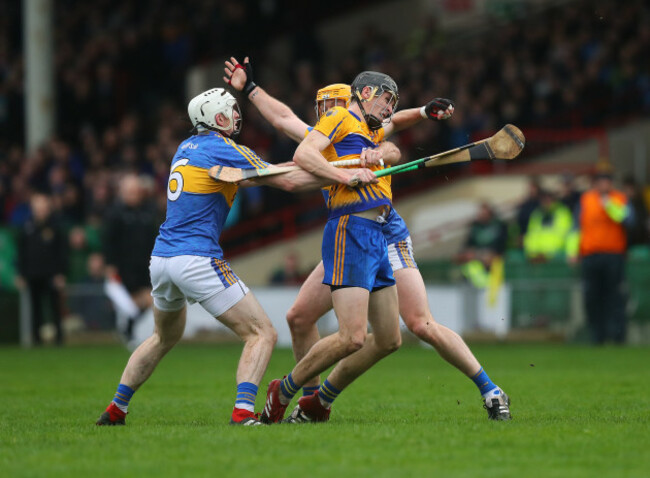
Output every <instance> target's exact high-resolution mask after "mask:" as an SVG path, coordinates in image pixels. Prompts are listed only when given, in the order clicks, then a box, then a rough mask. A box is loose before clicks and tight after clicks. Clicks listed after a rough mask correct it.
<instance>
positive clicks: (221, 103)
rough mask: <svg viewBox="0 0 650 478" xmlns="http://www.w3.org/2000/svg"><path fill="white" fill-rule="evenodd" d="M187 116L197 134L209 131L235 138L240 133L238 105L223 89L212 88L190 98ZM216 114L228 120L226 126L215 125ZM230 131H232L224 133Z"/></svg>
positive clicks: (240, 116)
mask: <svg viewBox="0 0 650 478" xmlns="http://www.w3.org/2000/svg"><path fill="white" fill-rule="evenodd" d="M235 111H236V112H237V114H235ZM187 114H188V115H189V117H190V120H191V121H192V125H193V126H194V129H195V130H196V131H198V132H200V131H205V130H211V131H220V132H222V133H224V134H226V135H228V136H236V135H238V134H239V132H240V131H241V125H242V122H241V119H242V115H241V110H240V109H239V104H238V103H237V100H236V99H235V97H234V96H232V95H231V94H230V93H228V92H227V91H226V90H224V89H223V88H212V89H211V90H207V91H204V92H203V93H200V94H199V95H197V96H195V97H194V98H192V100H191V101H190V102H189V104H188V105H187ZM218 114H222V115H223V116H224V117H225V118H226V119H227V120H228V124H227V125H224V126H220V125H219V124H217V119H216V116H217V115H218ZM231 129H232V131H230V132H229V133H226V131H229V130H231Z"/></svg>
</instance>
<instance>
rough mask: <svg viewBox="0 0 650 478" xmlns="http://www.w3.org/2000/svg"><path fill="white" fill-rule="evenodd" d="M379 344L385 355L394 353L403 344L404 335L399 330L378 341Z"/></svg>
mask: <svg viewBox="0 0 650 478" xmlns="http://www.w3.org/2000/svg"><path fill="white" fill-rule="evenodd" d="M377 345H378V346H379V349H380V350H381V351H382V353H383V354H384V355H388V354H392V353H393V352H395V351H396V350H397V349H399V348H400V347H401V346H402V336H401V334H400V333H399V332H398V333H397V334H395V335H393V336H391V337H387V338H385V339H384V340H382V341H381V342H377Z"/></svg>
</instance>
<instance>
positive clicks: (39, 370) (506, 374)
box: [0, 345, 650, 478]
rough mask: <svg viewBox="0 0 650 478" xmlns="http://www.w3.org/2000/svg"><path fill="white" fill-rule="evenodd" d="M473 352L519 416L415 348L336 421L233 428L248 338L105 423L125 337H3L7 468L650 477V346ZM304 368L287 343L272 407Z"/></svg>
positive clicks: (185, 368) (219, 349)
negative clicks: (68, 341)
mask: <svg viewBox="0 0 650 478" xmlns="http://www.w3.org/2000/svg"><path fill="white" fill-rule="evenodd" d="M473 350H474V352H475V354H476V355H477V357H479V359H480V360H481V362H482V364H483V365H484V367H485V369H486V370H487V371H488V373H489V374H490V376H491V378H492V379H493V380H494V381H495V382H496V383H498V384H499V385H500V386H501V387H503V388H504V389H505V390H506V391H507V392H508V393H509V395H510V396H511V398H512V401H513V405H512V413H513V417H514V419H513V420H512V421H511V422H508V423H503V422H501V423H493V422H488V420H487V418H486V414H485V411H484V410H483V409H482V407H481V402H480V399H479V394H478V391H477V390H476V388H475V386H474V385H473V384H472V383H471V382H470V381H469V380H468V379H466V378H465V377H464V376H462V375H461V374H460V373H458V372H457V371H456V370H455V369H453V368H452V367H451V366H449V365H447V364H446V363H445V362H443V361H442V360H441V359H440V358H439V357H438V356H437V355H436V354H435V352H433V351H432V350H430V349H425V348H420V347H404V348H403V349H402V350H400V351H399V352H397V353H396V354H395V355H393V356H392V357H388V358H387V359H385V360H384V361H382V362H381V363H380V364H378V365H377V366H376V367H375V368H373V369H372V370H371V371H369V372H368V373H367V374H366V375H365V376H363V377H361V378H360V379H359V380H358V381H357V382H356V383H354V384H353V385H352V386H351V387H350V388H349V389H348V390H346V391H345V392H344V393H343V394H341V396H340V397H339V399H337V401H336V404H335V407H334V411H333V413H332V420H331V421H330V422H329V423H328V424H318V425H302V426H272V427H257V428H238V427H230V426H228V425H227V422H228V419H229V415H230V411H231V409H232V404H233V400H234V395H235V384H234V370H235V367H236V364H237V359H238V355H239V351H240V348H239V347H237V346H231V345H228V346H223V345H212V346H208V345H198V346H190V345H183V346H179V347H178V348H176V349H174V350H173V351H172V352H171V353H170V354H169V355H168V356H167V357H166V358H165V360H163V362H162V363H161V365H160V366H159V368H158V370H156V372H155V373H154V375H153V376H152V377H151V379H150V380H149V381H148V382H147V383H146V384H145V385H144V386H143V388H142V389H141V390H140V391H138V393H137V394H136V395H135V397H134V399H133V401H132V404H131V407H130V410H129V412H130V413H129V416H128V419H127V426H126V427H96V426H94V421H95V419H96V418H97V417H98V416H99V414H100V413H101V412H102V411H103V409H104V407H105V406H106V405H107V403H108V402H109V401H110V400H111V398H112V396H113V393H114V391H115V387H116V386H117V383H118V380H119V377H120V374H121V371H122V369H123V367H124V365H125V363H126V360H127V358H128V353H127V352H126V351H125V350H123V349H121V348H119V347H110V346H102V347H69V348H63V349H55V348H45V349H39V350H31V351H23V350H20V349H16V348H4V349H0V365H1V367H0V397H2V400H1V402H0V410H1V412H0V476H3V477H23V476H34V477H43V476H66V477H68V476H75V477H93V478H99V477H118V476H155V477H157V478H159V477H166V476H170V477H180V476H217V477H222V476H240V477H243V476H250V477H266V476H309V477H317V476H327V477H335V478H342V477H348V476H373V477H381V476H387V477H396V476H441V477H442V476H444V477H459V476H463V477H464V476H467V477H481V478H485V477H493V476H494V477H590V478H592V477H594V476H599V477H600V476H611V477H623V476H625V477H628V476H630V477H631V476H638V477H642V476H649V475H650V471H649V470H650V451H649V450H650V431H649V430H650V426H649V423H648V422H649V416H650V402H649V398H648V397H649V396H650V393H649V392H650V386H649V385H648V379H649V378H650V374H649V373H648V358H649V356H650V354H649V353H648V350H647V349H644V348H588V347H569V346H560V345H490V346H486V345H482V346H476V347H473ZM291 366H292V356H291V354H290V352H289V351H286V350H278V351H276V352H275V354H274V356H273V358H272V360H271V365H270V367H269V371H268V372H267V375H266V377H265V379H264V382H263V384H262V386H261V387H260V388H261V390H260V394H259V396H258V400H257V408H258V409H260V408H261V407H262V406H263V398H264V396H265V390H266V384H267V383H268V381H269V380H270V379H272V378H274V377H278V376H281V375H282V374H284V373H286V372H288V370H289V369H290V368H291Z"/></svg>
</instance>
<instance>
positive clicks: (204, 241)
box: [152, 132, 268, 258]
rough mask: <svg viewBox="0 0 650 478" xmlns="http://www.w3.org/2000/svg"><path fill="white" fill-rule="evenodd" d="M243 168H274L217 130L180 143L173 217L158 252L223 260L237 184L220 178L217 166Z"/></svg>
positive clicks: (170, 196)
mask: <svg viewBox="0 0 650 478" xmlns="http://www.w3.org/2000/svg"><path fill="white" fill-rule="evenodd" d="M219 165H223V166H229V167H234V168H240V169H261V168H265V167H268V163H266V162H265V161H263V160H262V159H261V158H260V157H259V156H258V155H257V154H255V153H254V152H253V151H252V150H251V149H249V148H247V147H246V146H242V145H239V144H237V143H235V142H234V141H233V140H231V139H229V138H226V137H224V136H222V135H221V134H219V133H216V132H210V133H208V134H200V135H195V136H192V137H190V138H189V139H187V140H185V141H184V142H183V143H181V144H180V146H179V147H178V149H177V151H176V154H175V155H174V158H173V159H172V166H171V171H170V175H169V182H168V186H167V217H166V219H165V222H164V223H163V225H162V226H160V232H159V234H158V237H157V238H156V244H155V245H154V248H153V252H152V255H153V256H161V257H174V256H180V255H194V256H205V257H214V258H223V250H222V249H221V246H220V245H219V236H220V235H221V231H222V229H223V225H224V223H225V222H226V218H227V217H228V213H229V212H230V207H231V206H232V203H233V201H234V200H235V195H236V194H237V185H236V184H229V183H224V182H218V181H214V180H213V179H212V178H210V177H209V176H208V170H209V169H210V168H211V167H212V166H219Z"/></svg>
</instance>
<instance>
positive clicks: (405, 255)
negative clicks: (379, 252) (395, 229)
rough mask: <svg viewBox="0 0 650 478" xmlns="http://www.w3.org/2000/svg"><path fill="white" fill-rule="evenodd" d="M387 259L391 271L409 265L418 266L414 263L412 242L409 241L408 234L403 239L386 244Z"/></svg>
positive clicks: (414, 267) (415, 267) (411, 266)
mask: <svg viewBox="0 0 650 478" xmlns="http://www.w3.org/2000/svg"><path fill="white" fill-rule="evenodd" d="M388 260H390V265H391V267H392V268H393V272H395V271H398V270H400V269H406V268H409V267H410V268H412V269H417V268H418V265H417V264H416V263H415V258H414V257H413V242H411V236H408V237H407V238H406V239H404V240H403V241H399V242H394V243H392V244H388Z"/></svg>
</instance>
